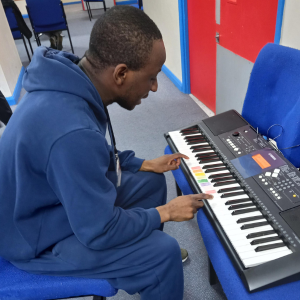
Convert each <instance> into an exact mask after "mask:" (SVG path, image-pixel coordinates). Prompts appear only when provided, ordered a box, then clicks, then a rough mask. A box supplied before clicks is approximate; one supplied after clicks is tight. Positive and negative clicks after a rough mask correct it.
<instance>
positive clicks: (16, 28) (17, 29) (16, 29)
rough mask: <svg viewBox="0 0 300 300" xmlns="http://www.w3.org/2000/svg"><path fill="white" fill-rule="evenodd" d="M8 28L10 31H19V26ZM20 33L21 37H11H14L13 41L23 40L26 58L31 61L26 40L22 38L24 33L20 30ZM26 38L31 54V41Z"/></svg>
mask: <svg viewBox="0 0 300 300" xmlns="http://www.w3.org/2000/svg"><path fill="white" fill-rule="evenodd" d="M12 10H13V11H14V9H13V8H12ZM9 27H10V26H9ZM10 30H11V32H14V31H20V29H19V27H15V28H10ZM20 34H21V37H20V38H15V37H14V36H13V38H14V40H15V41H16V40H23V44H24V46H25V49H26V53H27V56H28V59H29V61H31V59H30V55H29V51H28V48H27V44H26V41H25V39H24V35H23V33H22V32H21V31H20ZM27 40H28V43H29V46H30V49H31V53H32V55H33V49H32V46H31V43H30V39H27Z"/></svg>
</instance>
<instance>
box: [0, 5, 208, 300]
mask: <svg viewBox="0 0 300 300" xmlns="http://www.w3.org/2000/svg"><path fill="white" fill-rule="evenodd" d="M164 61H165V49H164V44H163V41H162V37H161V34H160V32H159V30H158V28H157V27H156V25H155V24H154V23H153V21H152V20H151V19H150V18H149V17H148V16H147V15H146V14H144V13H143V12H142V11H140V10H138V9H135V8H133V7H127V6H122V7H115V8H113V9H111V10H109V11H108V12H107V13H105V14H104V15H103V16H101V18H100V19H99V20H98V21H97V22H96V23H95V25H94V28H93V30H92V33H91V38H90V45H89V50H88V51H87V53H86V56H85V57H84V58H83V59H82V60H81V61H80V62H78V59H77V57H76V56H74V55H72V54H69V53H63V52H58V51H55V50H51V49H47V48H42V47H41V48H39V49H38V50H37V51H36V52H35V55H34V56H33V60H32V62H31V64H30V65H29V67H28V68H27V70H26V74H25V77H24V88H25V89H26V90H27V91H28V94H26V96H25V97H24V98H23V100H22V101H21V103H20V104H19V106H18V108H17V109H16V112H15V114H14V115H13V117H12V119H11V121H10V122H9V124H8V127H7V129H6V131H5V132H4V135H3V138H2V140H1V142H0V148H1V152H0V165H1V168H0V186H1V187H2V186H5V191H3V189H1V190H0V240H1V243H0V256H2V257H4V258H5V259H7V260H9V261H11V262H12V263H13V264H14V265H15V266H17V267H19V268H21V269H23V270H26V271H28V272H32V273H38V274H50V275H67V276H77V277H79V276H81V277H89V278H104V279H107V280H108V281H109V282H110V283H111V284H112V285H113V286H114V287H116V288H119V289H124V290H125V291H127V292H128V293H129V294H134V293H136V292H139V293H140V294H141V297H142V299H155V300H156V299H163V300H167V299H172V300H177V299H182V297H183V270H182V262H181V252H180V248H179V246H178V243H177V241H176V240H175V239H173V238H172V237H170V236H169V235H167V234H165V233H164V232H162V227H163V223H164V222H167V221H185V220H189V219H191V218H193V216H194V213H196V211H197V209H199V208H200V207H202V206H203V203H202V202H201V201H199V200H201V199H203V198H206V199H208V198H211V196H209V195H205V194H200V195H188V196H183V197H178V198H175V199H173V200H171V201H170V202H169V203H168V204H165V203H166V183H165V178H164V175H163V174H161V173H163V172H166V171H169V170H173V169H176V168H178V167H179V164H180V158H182V157H185V158H187V157H186V156H185V155H182V154H180V153H177V154H174V155H169V156H163V157H160V158H157V159H153V160H148V161H147V160H141V159H139V158H136V157H134V152H132V151H123V152H117V151H116V143H115V139H114V136H113V130H112V128H111V124H110V121H109V116H108V112H107V109H106V107H107V106H108V105H109V104H111V103H114V102H117V103H118V104H119V105H121V106H122V107H124V108H125V109H128V110H132V109H134V107H135V106H136V105H138V104H140V103H141V99H142V98H146V97H147V96H148V93H149V91H153V92H155V91H156V90H157V78H156V77H157V74H158V73H159V71H160V70H161V67H162V65H163V63H164ZM77 64H78V65H77ZM107 130H108V132H109V135H110V140H111V145H109V143H108V142H107V140H106V138H105V134H106V131H107ZM119 164H120V168H119V167H118V165H119ZM120 169H121V170H120Z"/></svg>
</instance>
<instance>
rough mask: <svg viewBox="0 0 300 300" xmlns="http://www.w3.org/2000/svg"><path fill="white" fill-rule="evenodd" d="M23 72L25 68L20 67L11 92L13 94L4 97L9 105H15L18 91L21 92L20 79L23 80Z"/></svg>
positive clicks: (18, 94) (18, 95)
mask: <svg viewBox="0 0 300 300" xmlns="http://www.w3.org/2000/svg"><path fill="white" fill-rule="evenodd" d="M24 72H25V68H24V67H22V68H21V71H20V74H19V77H18V81H17V84H16V86H15V89H14V92H13V95H12V96H11V97H7V98H6V100H7V102H8V104H9V105H15V104H17V103H18V99H19V97H20V93H21V89H22V80H23V75H24Z"/></svg>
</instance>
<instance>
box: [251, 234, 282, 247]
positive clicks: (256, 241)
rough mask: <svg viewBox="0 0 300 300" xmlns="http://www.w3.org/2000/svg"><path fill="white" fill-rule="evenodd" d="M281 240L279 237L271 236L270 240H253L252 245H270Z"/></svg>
mask: <svg viewBox="0 0 300 300" xmlns="http://www.w3.org/2000/svg"><path fill="white" fill-rule="evenodd" d="M280 240H281V238H280V237H279V236H271V237H268V238H264V239H256V240H253V241H252V242H251V243H250V244H251V245H259V244H264V243H269V242H274V241H280Z"/></svg>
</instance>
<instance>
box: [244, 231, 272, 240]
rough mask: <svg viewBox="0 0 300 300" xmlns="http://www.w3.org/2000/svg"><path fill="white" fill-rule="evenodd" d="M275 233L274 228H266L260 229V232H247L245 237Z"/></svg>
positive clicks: (250, 237)
mask: <svg viewBox="0 0 300 300" xmlns="http://www.w3.org/2000/svg"><path fill="white" fill-rule="evenodd" d="M274 233H276V232H275V230H266V231H260V232H253V233H249V234H248V235H247V236H246V238H247V239H254V238H256V237H260V236H266V235H270V234H274Z"/></svg>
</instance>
